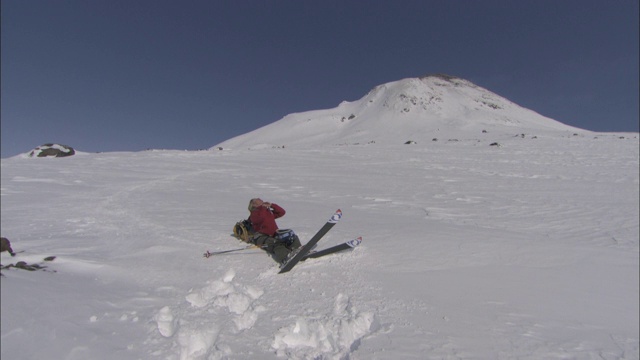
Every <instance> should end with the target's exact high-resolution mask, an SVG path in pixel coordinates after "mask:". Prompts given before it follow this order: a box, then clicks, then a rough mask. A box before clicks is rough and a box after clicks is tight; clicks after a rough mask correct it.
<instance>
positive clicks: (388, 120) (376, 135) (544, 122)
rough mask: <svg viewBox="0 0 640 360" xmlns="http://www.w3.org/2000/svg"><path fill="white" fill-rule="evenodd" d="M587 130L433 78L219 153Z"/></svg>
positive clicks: (240, 139)
mask: <svg viewBox="0 0 640 360" xmlns="http://www.w3.org/2000/svg"><path fill="white" fill-rule="evenodd" d="M549 131H552V132H558V131H560V132H576V131H584V130H581V129H577V128H574V127H571V126H568V125H565V124H562V123H560V122H558V121H555V120H553V119H550V118H548V117H545V116H542V115H540V114H538V113H536V112H534V111H532V110H529V109H526V108H523V107H521V106H519V105H517V104H514V103H513V102H511V101H509V100H507V99H505V98H503V97H501V96H499V95H497V94H495V93H493V92H491V91H489V90H487V89H484V88H482V87H480V86H477V85H475V84H473V83H471V82H470V81H467V80H464V79H461V78H457V77H453V76H448V75H441V74H440V75H429V76H425V77H422V78H408V79H403V80H399V81H394V82H390V83H387V84H383V85H379V86H377V87H375V88H374V89H373V90H371V91H370V92H369V93H368V94H366V95H365V96H364V97H362V98H361V99H360V100H357V101H354V102H346V101H345V102H342V103H341V104H340V105H338V106H337V107H335V108H333V109H325V110H314V111H307V112H302V113H294V114H290V115H287V116H285V117H284V118H282V119H281V120H278V121H276V122H274V123H271V124H269V125H266V126H264V127H262V128H259V129H256V130H254V131H251V132H249V133H247V134H243V135H240V136H237V137H235V138H232V139H229V140H227V141H224V142H222V143H220V144H217V145H215V146H214V147H213V148H212V149H215V148H220V147H222V148H247V147H248V148H259V147H280V146H294V147H318V146H326V145H350V144H363V143H364V144H366V143H372V142H375V143H382V144H397V143H401V142H406V141H416V142H419V141H431V140H433V139H434V138H469V137H477V136H478V134H480V133H482V132H487V133H489V132H492V133H503V134H515V133H523V132H528V133H531V132H533V133H541V132H549Z"/></svg>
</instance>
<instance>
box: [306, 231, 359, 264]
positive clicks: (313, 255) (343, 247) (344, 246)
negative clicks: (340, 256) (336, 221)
mask: <svg viewBox="0 0 640 360" xmlns="http://www.w3.org/2000/svg"><path fill="white" fill-rule="evenodd" d="M361 242H362V237H359V238H356V239H353V240H349V241H346V242H343V243H342V244H338V245H335V246H332V247H329V248H326V249H323V250H319V251H314V252H310V253H309V254H307V256H305V257H303V258H302V260H301V261H305V260H307V259H315V258H319V257H322V256H325V255H329V254H333V253H337V252H339V251H344V250H349V249H353V248H355V247H357V246H358V245H360V243H361Z"/></svg>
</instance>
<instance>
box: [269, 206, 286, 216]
mask: <svg viewBox="0 0 640 360" xmlns="http://www.w3.org/2000/svg"><path fill="white" fill-rule="evenodd" d="M270 207H271V209H272V210H273V211H272V212H273V216H274V217H275V218H276V219H277V218H279V217H283V216H284V214H286V213H287V212H286V211H285V210H284V209H283V208H282V207H280V206H279V205H278V204H273V203H271V204H270Z"/></svg>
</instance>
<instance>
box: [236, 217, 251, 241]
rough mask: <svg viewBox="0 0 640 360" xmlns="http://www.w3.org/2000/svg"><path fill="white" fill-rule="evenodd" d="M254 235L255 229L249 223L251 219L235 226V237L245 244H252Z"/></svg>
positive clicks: (239, 222)
mask: <svg viewBox="0 0 640 360" xmlns="http://www.w3.org/2000/svg"><path fill="white" fill-rule="evenodd" d="M253 233H254V231H253V227H252V226H251V221H249V219H247V220H242V221H238V222H237V223H236V224H235V225H234V226H233V235H234V236H235V237H237V238H238V239H240V240H242V241H244V242H251V238H252V237H253Z"/></svg>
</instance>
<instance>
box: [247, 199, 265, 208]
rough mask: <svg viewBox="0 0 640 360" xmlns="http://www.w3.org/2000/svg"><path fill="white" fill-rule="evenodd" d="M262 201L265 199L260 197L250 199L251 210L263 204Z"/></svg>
mask: <svg viewBox="0 0 640 360" xmlns="http://www.w3.org/2000/svg"><path fill="white" fill-rule="evenodd" d="M262 203H264V201H262V199H260V198H254V199H251V201H249V211H253V209H255V208H257V207H258V206H261V205H262Z"/></svg>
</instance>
